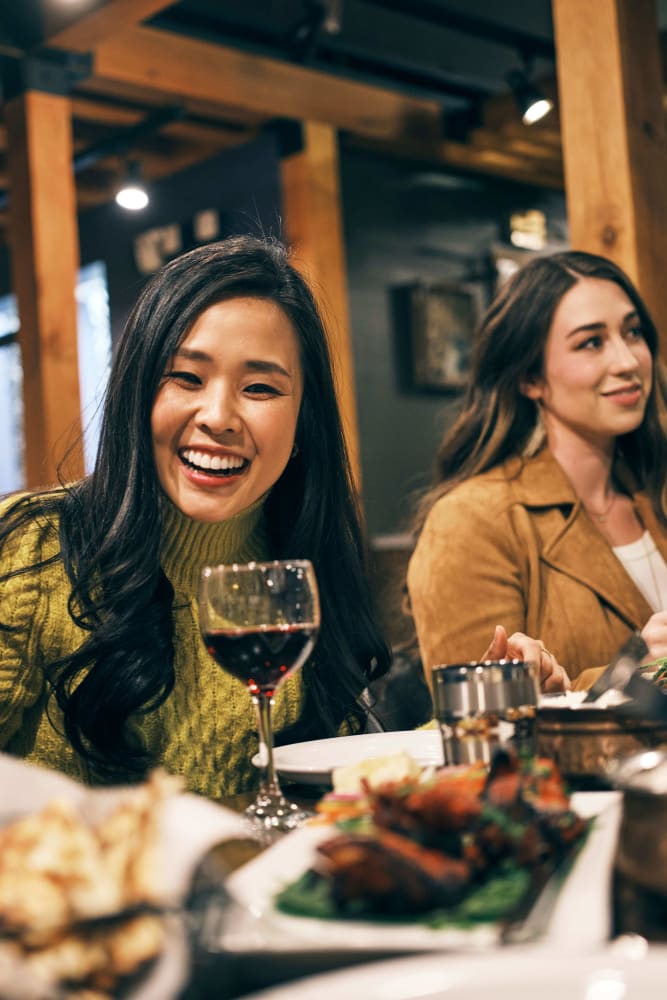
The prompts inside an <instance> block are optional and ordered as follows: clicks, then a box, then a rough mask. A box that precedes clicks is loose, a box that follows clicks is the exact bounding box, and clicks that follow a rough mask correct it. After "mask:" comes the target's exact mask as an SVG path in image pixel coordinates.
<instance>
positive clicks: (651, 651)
mask: <svg viewBox="0 0 667 1000" xmlns="http://www.w3.org/2000/svg"><path fill="white" fill-rule="evenodd" d="M642 639H643V640H644V642H645V643H646V645H647V646H648V653H647V654H646V656H645V657H644V661H645V662H646V663H651V661H652V660H660V659H662V658H663V657H666V656H667V611H657V612H656V613H655V614H654V615H651V617H650V618H649V620H648V621H647V623H646V625H644V628H643V629H642Z"/></svg>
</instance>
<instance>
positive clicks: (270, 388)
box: [245, 382, 282, 396]
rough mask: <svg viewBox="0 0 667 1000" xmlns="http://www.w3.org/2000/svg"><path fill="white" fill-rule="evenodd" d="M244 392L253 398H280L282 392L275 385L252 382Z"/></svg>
mask: <svg viewBox="0 0 667 1000" xmlns="http://www.w3.org/2000/svg"><path fill="white" fill-rule="evenodd" d="M245 391H246V392H249V393H250V394H251V395H253V396H282V392H281V391H280V389H278V388H277V387H276V386H275V385H267V383H266V382H253V383H252V384H251V385H247V386H246V387H245Z"/></svg>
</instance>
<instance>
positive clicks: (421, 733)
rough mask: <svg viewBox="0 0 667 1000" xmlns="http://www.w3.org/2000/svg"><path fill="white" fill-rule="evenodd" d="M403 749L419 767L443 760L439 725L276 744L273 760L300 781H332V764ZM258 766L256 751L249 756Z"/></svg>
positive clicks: (308, 782) (323, 782)
mask: <svg viewBox="0 0 667 1000" xmlns="http://www.w3.org/2000/svg"><path fill="white" fill-rule="evenodd" d="M401 750H404V751H405V752H406V753H408V754H410V756H411V757H413V758H414V759H415V760H416V761H417V763H418V764H421V765H422V767H429V766H430V765H433V766H435V767H440V766H441V765H442V763H443V755H442V737H441V736H440V730H439V729H416V730H413V729H410V730H407V731H405V732H395V733H361V734H360V735H359V736H335V737H334V738H333V739H329V740H311V741H309V742H306V743H290V744H288V745H287V746H284V747H276V748H275V750H274V751H273V760H274V763H275V766H276V770H277V771H278V773H279V774H280V775H283V776H284V777H286V778H289V779H290V780H291V781H297V782H300V783H302V784H313V785H326V784H330V783H331V772H332V771H333V769H334V768H335V767H344V766H345V765H348V764H360V763H361V762H362V761H364V760H370V759H372V758H374V757H386V756H388V755H389V754H394V753H399V752H400V751H401ZM252 762H253V764H254V765H255V767H259V766H260V757H259V754H255V756H254V757H253V759H252Z"/></svg>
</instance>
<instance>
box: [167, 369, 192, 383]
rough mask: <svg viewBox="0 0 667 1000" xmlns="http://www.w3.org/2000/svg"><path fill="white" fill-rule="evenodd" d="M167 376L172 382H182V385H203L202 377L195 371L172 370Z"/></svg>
mask: <svg viewBox="0 0 667 1000" xmlns="http://www.w3.org/2000/svg"><path fill="white" fill-rule="evenodd" d="M165 378H168V379H170V380H171V381H172V382H180V383H181V384H182V385H201V379H200V378H199V376H198V375H195V374H194V372H181V371H175V370H174V371H171V372H167V373H166V375H165Z"/></svg>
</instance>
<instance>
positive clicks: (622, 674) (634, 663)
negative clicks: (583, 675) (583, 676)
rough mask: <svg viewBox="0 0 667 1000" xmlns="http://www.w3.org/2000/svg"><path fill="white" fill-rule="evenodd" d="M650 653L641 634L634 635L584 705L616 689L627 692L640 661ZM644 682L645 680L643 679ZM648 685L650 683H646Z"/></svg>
mask: <svg viewBox="0 0 667 1000" xmlns="http://www.w3.org/2000/svg"><path fill="white" fill-rule="evenodd" d="M647 653H648V646H647V645H646V643H645V642H644V640H643V639H642V637H641V635H640V633H639V632H637V631H635V632H633V633H632V635H631V636H630V638H629V639H628V640H627V641H626V642H624V643H623V645H622V646H621V648H620V649H619V650H618V652H616V653H615V654H614V656H613V657H612V658H611V661H610V663H609V666H608V667H607V669H606V670H604V671H603V672H602V673H601V674H600V676H599V677H598V679H597V680H596V682H595V684H593V686H592V687H591V689H590V690H589V692H588V694H587V695H586V697H585V698H584V700H583V703H582V704H584V705H585V704H586V703H587V702H591V701H597V700H598V698H599V697H600V696H601V695H603V694H604V693H605V691H609V690H611V689H612V688H614V689H615V690H617V691H624V690H626V687H627V684H628V682H629V681H630V678H631V677H632V675H633V674H634V673H635V672H636V670H637V667H638V666H639V663H640V661H641V660H642V659H643V658H644V657H645V656H646V654H647ZM642 680H643V678H642ZM646 683H647V684H648V683H650V682H649V681H646Z"/></svg>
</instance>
